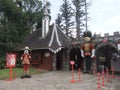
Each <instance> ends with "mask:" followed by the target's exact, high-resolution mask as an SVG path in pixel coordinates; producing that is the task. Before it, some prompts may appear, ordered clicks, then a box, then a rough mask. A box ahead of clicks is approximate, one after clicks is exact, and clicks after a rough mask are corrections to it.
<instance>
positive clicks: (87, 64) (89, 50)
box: [81, 31, 95, 73]
mask: <svg viewBox="0 0 120 90" xmlns="http://www.w3.org/2000/svg"><path fill="white" fill-rule="evenodd" d="M91 38H92V33H91V32H90V31H85V32H84V43H83V45H82V46H81V56H82V57H83V58H84V73H92V70H91V63H92V61H91V60H92V58H94V56H95V49H94V45H93V43H92V42H91Z"/></svg>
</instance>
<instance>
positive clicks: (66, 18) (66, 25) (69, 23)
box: [60, 0, 74, 36]
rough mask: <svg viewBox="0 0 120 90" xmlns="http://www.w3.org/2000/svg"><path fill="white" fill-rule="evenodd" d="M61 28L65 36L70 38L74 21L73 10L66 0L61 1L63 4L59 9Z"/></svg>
mask: <svg viewBox="0 0 120 90" xmlns="http://www.w3.org/2000/svg"><path fill="white" fill-rule="evenodd" d="M60 12H61V18H62V28H63V30H65V34H66V35H67V36H71V33H72V29H73V25H74V21H73V9H72V7H71V4H70V2H69V1H68V0H63V4H62V5H61V7H60Z"/></svg>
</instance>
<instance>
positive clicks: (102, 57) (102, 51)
mask: <svg viewBox="0 0 120 90" xmlns="http://www.w3.org/2000/svg"><path fill="white" fill-rule="evenodd" d="M115 52H117V44H116V43H115V42H114V41H108V42H99V43H97V44H96V58H97V71H101V70H102V69H104V70H106V68H108V70H109V71H111V59H112V54H113V53H115Z"/></svg>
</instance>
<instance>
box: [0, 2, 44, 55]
mask: <svg viewBox="0 0 120 90" xmlns="http://www.w3.org/2000/svg"><path fill="white" fill-rule="evenodd" d="M16 1H17V2H13V1H12V0H0V55H1V56H5V53H7V52H11V51H14V50H16V49H17V47H19V44H20V43H21V42H22V41H23V39H24V38H25V36H26V35H27V34H29V33H30V32H31V28H32V27H33V25H34V24H37V28H40V27H41V22H42V11H41V10H42V2H41V1H39V0H22V1H19V0H16ZM23 2H24V4H22V3H23Z"/></svg>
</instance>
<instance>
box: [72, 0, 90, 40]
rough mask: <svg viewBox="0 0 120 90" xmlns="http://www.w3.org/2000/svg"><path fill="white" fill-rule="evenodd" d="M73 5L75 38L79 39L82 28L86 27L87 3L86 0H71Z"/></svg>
mask: <svg viewBox="0 0 120 90" xmlns="http://www.w3.org/2000/svg"><path fill="white" fill-rule="evenodd" d="M72 3H73V5H74V7H75V9H74V13H75V24H76V33H77V34H76V38H77V39H78V40H79V39H80V37H81V34H82V31H83V30H86V28H87V20H88V19H87V18H88V17H87V14H88V13H87V8H88V3H87V2H86V0H72Z"/></svg>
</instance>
